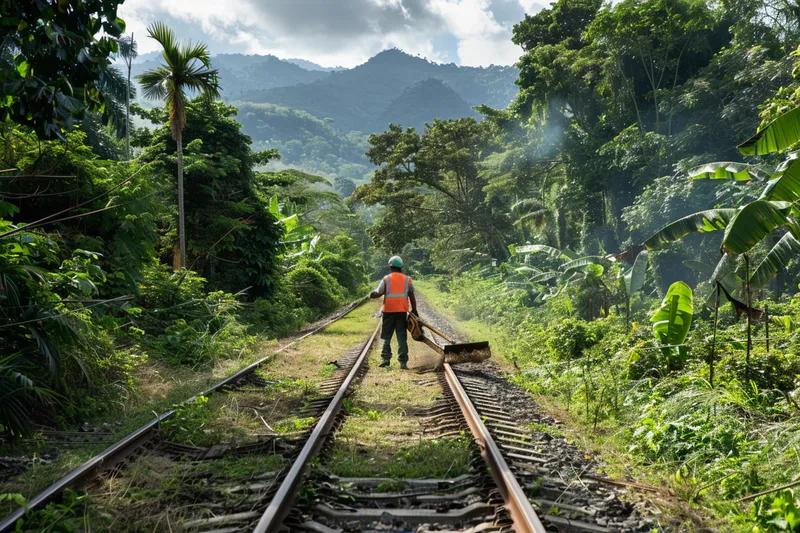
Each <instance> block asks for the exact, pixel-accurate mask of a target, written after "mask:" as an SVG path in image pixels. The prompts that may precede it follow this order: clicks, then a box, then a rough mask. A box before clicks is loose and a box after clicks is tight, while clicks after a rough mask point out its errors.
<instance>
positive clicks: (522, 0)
mask: <svg viewBox="0 0 800 533" xmlns="http://www.w3.org/2000/svg"><path fill="white" fill-rule="evenodd" d="M519 4H520V5H521V6H522V9H524V10H525V13H527V14H528V15H533V14H534V13H538V12H539V11H541V10H542V9H544V8H545V7H547V2H539V1H537V0H519Z"/></svg>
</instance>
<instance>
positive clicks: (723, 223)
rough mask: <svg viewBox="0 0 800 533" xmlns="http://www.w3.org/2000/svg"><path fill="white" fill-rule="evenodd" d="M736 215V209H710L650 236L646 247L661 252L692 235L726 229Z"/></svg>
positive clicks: (671, 224)
mask: <svg viewBox="0 0 800 533" xmlns="http://www.w3.org/2000/svg"><path fill="white" fill-rule="evenodd" d="M735 215H736V209H709V210H708V211H700V212H698V213H693V214H691V215H689V216H686V217H683V218H680V219H678V220H676V221H675V222H671V223H669V224H667V225H666V226H664V227H663V228H661V229H660V230H658V231H657V232H656V233H654V234H653V235H651V236H650V238H648V239H647V240H646V241H644V245H645V247H646V248H647V249H648V250H659V249H660V248H661V247H662V246H664V245H665V244H668V243H670V242H675V241H677V240H680V239H682V238H683V237H685V236H687V235H689V234H690V233H695V232H699V233H708V232H711V231H717V230H721V229H725V228H726V227H727V225H728V222H730V221H731V219H732V218H733V217H734V216H735Z"/></svg>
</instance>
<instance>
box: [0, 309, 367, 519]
mask: <svg viewBox="0 0 800 533" xmlns="http://www.w3.org/2000/svg"><path fill="white" fill-rule="evenodd" d="M366 301H367V298H364V299H362V300H359V301H357V302H355V303H353V304H351V307H350V308H349V309H347V310H346V311H344V312H343V313H341V314H340V315H337V316H335V317H334V318H332V319H331V320H329V321H327V322H325V323H324V324H321V325H320V326H318V327H316V328H314V329H312V330H311V331H309V332H308V333H305V334H303V335H301V336H300V337H298V338H296V339H295V340H293V341H292V342H290V343H288V344H286V345H284V346H281V347H280V348H279V349H277V350H275V351H274V352H272V353H270V354H269V355H267V356H266V357H263V358H261V359H259V360H258V361H256V362H254V363H252V364H250V365H248V366H246V367H244V368H243V369H241V370H239V371H238V372H236V373H235V374H232V375H231V376H228V377H227V378H225V379H223V380H222V381H220V382H219V383H217V384H216V385H213V386H212V387H210V388H208V389H206V390H205V391H203V392H201V393H200V394H197V395H195V396H192V397H191V398H189V399H188V400H186V402H184V403H194V402H196V401H197V399H198V398H199V397H201V396H207V395H209V394H211V393H212V392H215V391H217V390H219V389H221V388H222V387H224V386H226V385H229V384H230V383H233V382H235V381H237V380H238V379H240V378H242V377H243V376H245V375H247V374H249V373H250V372H252V371H254V370H255V369H256V368H258V367H259V366H261V365H263V364H264V363H266V362H267V361H268V360H269V359H271V358H272V357H274V356H275V355H277V354H279V353H281V352H283V351H286V350H287V349H289V348H291V347H292V346H294V345H295V344H297V343H298V342H300V341H302V340H303V339H305V338H307V337H310V336H311V335H314V334H315V333H318V332H320V331H321V330H323V329H325V328H327V327H328V326H330V325H331V324H333V323H334V322H336V321H338V320H340V319H342V318H344V317H345V316H347V315H348V314H350V313H351V312H352V311H353V310H355V309H357V308H358V307H360V306H361V305H362V304H364V302H366ZM175 412H176V410H175V409H170V410H169V411H166V412H165V413H162V414H160V415H158V416H157V417H155V418H154V419H152V420H151V421H149V422H147V423H146V424H145V425H143V426H141V427H140V428H139V429H137V430H135V431H133V432H132V433H129V434H128V435H127V436H125V437H124V438H123V439H121V440H119V441H117V442H116V443H114V444H112V445H111V446H109V447H108V448H106V449H105V450H103V451H102V452H101V453H99V454H98V455H95V456H94V457H92V458H91V459H89V460H88V461H86V462H85V463H83V464H82V465H80V466H79V467H77V468H75V469H74V470H72V471H71V472H70V473H68V474H67V475H65V476H64V477H62V478H61V479H59V480H58V481H56V482H55V483H53V484H52V485H50V486H49V487H47V488H46V489H44V490H43V491H41V492H39V493H38V494H37V495H36V496H34V497H33V498H31V499H30V500H29V501H28V502H27V505H26V507H20V508H19V509H17V510H16V511H14V512H13V513H11V514H9V515H8V516H6V517H5V518H4V519H3V520H2V521H0V533H5V532H7V531H13V529H14V525H15V524H16V522H17V521H18V520H19V519H21V518H24V516H25V515H26V514H27V513H28V512H30V511H33V510H36V509H38V508H40V507H42V506H44V505H46V504H48V503H50V502H52V501H56V500H58V499H59V497H60V496H61V494H62V493H63V492H64V490H66V489H68V488H72V487H75V486H79V485H81V484H83V483H85V482H86V481H88V480H89V479H92V478H93V477H95V476H96V475H97V474H98V473H100V472H102V471H103V470H107V469H109V468H111V467H113V466H114V465H116V464H118V463H120V462H122V461H123V460H125V458H126V457H128V456H129V455H131V454H132V453H133V452H134V451H136V450H137V449H139V448H140V447H142V446H143V445H144V444H146V443H147V442H149V441H150V440H152V438H153V437H154V436H155V433H156V432H155V430H156V429H157V428H158V427H159V425H160V424H161V422H163V421H164V420H166V419H168V418H170V417H171V416H172V415H174V414H175Z"/></svg>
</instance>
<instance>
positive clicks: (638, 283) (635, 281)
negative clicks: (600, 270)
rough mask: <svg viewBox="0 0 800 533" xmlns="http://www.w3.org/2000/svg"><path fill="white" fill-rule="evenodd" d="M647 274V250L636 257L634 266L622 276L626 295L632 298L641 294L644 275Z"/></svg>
mask: <svg viewBox="0 0 800 533" xmlns="http://www.w3.org/2000/svg"><path fill="white" fill-rule="evenodd" d="M646 272H647V250H642V251H641V252H639V255H637V256H636V261H634V263H633V266H632V267H631V268H630V269H628V271H627V272H626V273H625V274H624V275H623V276H622V280H623V283H624V285H625V293H626V294H627V295H628V297H629V298H630V297H631V296H633V295H634V294H636V293H637V292H639V291H640V290H641V288H642V285H644V275H645V273H646Z"/></svg>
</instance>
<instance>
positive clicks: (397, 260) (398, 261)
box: [389, 255, 403, 268]
mask: <svg viewBox="0 0 800 533" xmlns="http://www.w3.org/2000/svg"><path fill="white" fill-rule="evenodd" d="M389 266H390V267H397V268H403V258H402V257H400V256H399V255H393V256H392V258H391V259H389Z"/></svg>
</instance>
